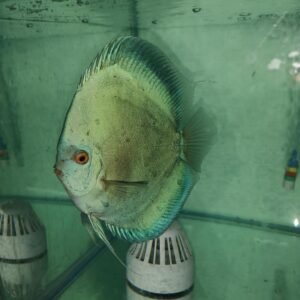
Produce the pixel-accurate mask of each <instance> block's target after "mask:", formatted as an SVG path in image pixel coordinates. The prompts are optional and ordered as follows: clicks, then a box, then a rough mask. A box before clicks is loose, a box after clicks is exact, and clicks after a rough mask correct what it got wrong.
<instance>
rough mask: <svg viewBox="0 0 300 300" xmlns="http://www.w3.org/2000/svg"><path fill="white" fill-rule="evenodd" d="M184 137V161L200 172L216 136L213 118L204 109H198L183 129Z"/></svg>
mask: <svg viewBox="0 0 300 300" xmlns="http://www.w3.org/2000/svg"><path fill="white" fill-rule="evenodd" d="M182 136H183V145H182V146H183V153H184V160H185V161H186V162H187V163H188V165H190V166H191V167H192V169H194V170H195V171H197V172H200V168H201V163H202V161H203V159H204V157H205V155H206V154H207V153H208V151H209V149H210V148H211V145H212V143H213V140H214V138H215V136H216V127H215V126H214V124H213V121H212V118H211V117H209V116H208V115H207V113H205V112H204V111H203V109H202V108H200V109H198V110H197V111H196V113H195V114H194V115H193V116H192V117H191V119H190V120H189V121H188V122H187V124H186V125H185V127H184V128H183V133H182Z"/></svg>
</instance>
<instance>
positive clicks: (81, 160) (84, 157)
mask: <svg viewBox="0 0 300 300" xmlns="http://www.w3.org/2000/svg"><path fill="white" fill-rule="evenodd" d="M73 160H74V161H75V162H76V163H77V164H80V165H85V164H86V163H87V162H88V161H89V154H88V153H87V152H85V151H83V150H81V151H78V152H76V153H75V154H74V157H73Z"/></svg>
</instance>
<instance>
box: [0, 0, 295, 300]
mask: <svg viewBox="0 0 300 300" xmlns="http://www.w3.org/2000/svg"><path fill="white" fill-rule="evenodd" d="M299 33H300V2H299V1H297V0H286V1H270V0H268V1H246V0H229V1H221V0H215V1H208V0H24V1H15V0H1V1H0V278H1V289H0V292H1V294H0V299H3V300H7V299H9V300H12V299H15V300H16V299H18V300H21V299H22V300H43V299H47V300H51V299H62V300H71V299H72V300H82V299H90V300H94V299H95V300H96V299H97V300H98V299H105V300H120V299H124V300H125V299H128V300H131V299H186V300H188V299H194V300H202V299H203V300H237V299H239V300H240V299H242V300H254V299H255V300H298V299H300V267H299V266H300V256H299V250H300V240H299V238H300V179H299V176H297V175H298V171H299V169H298V167H299V163H298V162H299V157H300V34H299ZM128 35H131V36H135V37H138V38H141V39H143V40H146V41H148V42H150V43H151V44H153V45H155V46H156V47H158V48H159V49H161V51H163V52H164V53H165V54H166V56H167V57H168V58H169V59H170V60H171V61H172V62H174V64H175V65H176V66H177V67H178V69H180V72H181V73H182V76H183V77H184V79H185V80H186V81H187V82H188V83H189V85H190V91H191V94H193V97H192V102H193V104H196V105H197V104H200V105H201V107H203V108H204V109H205V111H206V112H207V113H208V115H209V116H210V119H211V120H212V122H213V124H214V128H215V135H214V138H213V142H212V145H211V147H210V149H209V151H208V153H207V155H206V156H205V158H204V159H203V161H202V165H201V172H200V176H199V180H198V181H197V183H196V185H195V186H194V188H193V190H192V192H191V194H190V195H189V197H188V199H187V201H186V202H185V205H184V206H183V208H182V209H181V210H180V212H179V214H178V217H177V219H176V221H175V223H173V225H172V226H171V227H170V228H169V229H168V230H167V231H165V232H164V233H163V235H162V236H161V237H158V238H157V239H155V240H153V241H148V242H143V243H130V242H127V241H124V240H122V239H119V238H114V237H113V236H112V235H109V234H108V235H107V236H108V239H109V243H110V244H111V245H112V247H113V248H114V249H115V252H116V254H117V255H118V256H119V257H120V260H121V261H123V262H127V266H126V267H124V266H123V265H122V264H121V263H120V261H119V260H118V259H116V257H115V256H114V255H113V254H112V252H111V251H110V250H109V249H108V247H107V246H106V245H105V243H103V242H102V241H101V240H100V239H99V238H97V236H95V234H94V232H93V230H86V228H85V227H84V226H83V225H82V221H81V216H80V210H79V209H78V208H77V207H76V206H75V205H74V203H73V201H72V200H71V199H70V197H69V194H68V193H67V192H66V190H65V189H64V187H63V185H62V184H61V182H60V181H59V180H58V178H57V176H56V175H55V173H54V172H53V166H54V164H55V162H56V155H57V143H58V140H59V137H60V135H61V132H62V128H63V125H64V122H65V118H66V114H67V112H68V109H69V107H70V104H71V102H72V99H73V96H74V94H75V92H76V90H77V86H78V82H79V79H80V78H81V76H82V74H83V73H84V71H85V70H86V68H87V67H88V66H89V65H90V63H91V61H92V60H93V59H94V57H96V55H97V54H98V53H99V52H100V51H101V50H102V48H103V47H104V46H105V45H107V43H109V42H110V41H111V40H112V39H115V38H117V37H120V36H128ZM158 67H159V66H158ZM90 229H91V228H90ZM92 229H93V228H92ZM88 231H90V234H89V232H88ZM126 257H127V258H126ZM147 265H148V266H147ZM148 267H149V268H148ZM147 276H148V277H147ZM143 284H145V285H144V286H143ZM147 284H148V285H149V286H150V287H149V289H148V288H147Z"/></svg>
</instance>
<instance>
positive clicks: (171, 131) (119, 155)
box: [56, 37, 204, 241]
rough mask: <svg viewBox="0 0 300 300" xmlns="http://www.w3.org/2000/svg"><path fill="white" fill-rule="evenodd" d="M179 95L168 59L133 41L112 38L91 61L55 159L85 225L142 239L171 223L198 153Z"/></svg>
mask: <svg viewBox="0 0 300 300" xmlns="http://www.w3.org/2000/svg"><path fill="white" fill-rule="evenodd" d="M183 97H184V87H183V86H182V83H181V80H180V78H179V75H178V74H177V72H176V70H175V69H174V68H173V66H172V65H171V64H170V62H169V61H168V59H167V58H166V57H165V56H164V55H163V54H162V53H161V52H160V51H159V50H158V49H157V48H156V47H155V46H153V45H151V44H150V43H147V42H145V41H143V40H141V39H139V38H134V37H121V38H118V39H116V40H113V41H112V42H111V43H109V44H108V45H107V46H106V47H105V48H104V49H103V51H102V52H101V53H100V55H98V56H97V57H96V58H95V60H94V61H93V62H92V64H91V66H90V67H89V68H88V70H87V71H86V72H85V74H84V76H83V77H82V79H81V82H80V84H79V86H78V90H77V92H76V94H75V97H74V99H73V102H72V105H71V107H70V109H69V112H68V115H67V118H66V121H65V125H64V129H63V132H62V135H61V138H60V141H59V145H58V154H57V162H56V173H57V174H58V175H59V178H60V179H61V181H62V183H63V184H64V186H65V188H66V190H67V191H68V193H69V194H70V196H71V198H72V200H73V201H74V202H75V204H76V205H77V206H78V208H79V209H80V210H81V211H82V212H83V213H85V214H87V215H89V216H91V218H90V221H91V222H92V223H93V222H98V221H99V222H101V221H103V222H104V223H105V224H106V225H107V228H108V229H109V230H110V231H111V232H112V233H113V234H115V235H117V236H119V237H121V238H124V239H126V240H129V241H143V240H148V239H152V238H154V237H156V236H158V235H159V234H161V233H162V232H163V231H164V230H165V229H166V228H167V227H168V226H169V225H170V223H171V222H172V221H173V219H174V218H175V216H176V214H177V213H178V211H179V210H180V208H181V207H182V205H183V203H184V201H185V200H186V198H187V196H188V194H189V192H190V191H191V188H192V186H193V184H194V176H193V171H192V168H191V166H190V165H189V163H195V168H196V169H197V168H198V167H199V164H200V162H201V159H202V156H203V148H204V147H203V142H202V140H201V138H202V136H201V134H199V125H200V123H201V122H200V123H199V121H197V119H196V118H193V120H192V122H190V123H188V125H187V126H186V128H184V124H183V117H182V102H183V101H184V99H183ZM201 124H203V122H202V123H201ZM94 228H95V227H94ZM95 230H96V229H95ZM100 230H101V229H100ZM100 235H102V233H101V234H100Z"/></svg>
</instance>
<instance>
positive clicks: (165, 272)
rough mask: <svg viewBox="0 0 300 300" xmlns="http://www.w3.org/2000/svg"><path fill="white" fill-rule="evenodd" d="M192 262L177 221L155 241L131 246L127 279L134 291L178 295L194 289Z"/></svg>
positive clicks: (186, 241)
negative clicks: (135, 289)
mask: <svg viewBox="0 0 300 300" xmlns="http://www.w3.org/2000/svg"><path fill="white" fill-rule="evenodd" d="M193 273H194V260H193V256H192V251H191V247H190V244H189V242H188V239H187V236H186V235H185V233H184V231H183V229H182V227H181V226H180V224H179V222H178V221H174V222H173V224H172V225H171V226H170V227H169V228H168V229H167V230H166V231H165V232H164V233H163V234H162V235H161V236H159V237H158V238H156V239H154V240H150V241H147V242H143V243H135V244H133V245H131V247H130V248H129V250H128V252H127V279H128V281H129V284H130V285H131V286H132V287H133V288H137V289H141V290H143V291H147V292H150V293H160V294H172V293H180V292H183V291H186V290H188V289H190V288H191V287H192V286H193Z"/></svg>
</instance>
